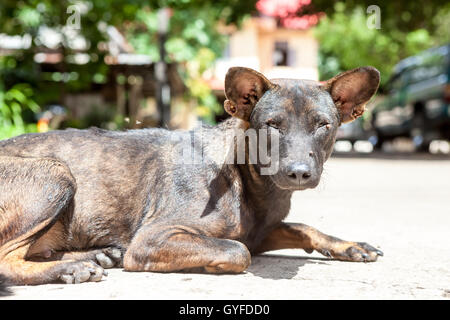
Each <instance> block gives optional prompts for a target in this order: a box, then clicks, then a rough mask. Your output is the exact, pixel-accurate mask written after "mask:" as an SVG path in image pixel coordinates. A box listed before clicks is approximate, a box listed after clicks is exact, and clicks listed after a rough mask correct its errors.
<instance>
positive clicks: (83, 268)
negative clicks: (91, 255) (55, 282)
mask: <svg viewBox="0 0 450 320" xmlns="http://www.w3.org/2000/svg"><path fill="white" fill-rule="evenodd" d="M104 275H105V276H106V272H105V270H103V268H102V267H100V266H99V265H97V264H95V263H94V262H91V261H77V262H72V263H68V264H67V265H65V266H64V267H63V269H62V270H61V272H60V275H59V279H60V280H61V281H62V282H64V283H67V284H71V283H82V282H98V281H100V280H102V277H103V276H104Z"/></svg>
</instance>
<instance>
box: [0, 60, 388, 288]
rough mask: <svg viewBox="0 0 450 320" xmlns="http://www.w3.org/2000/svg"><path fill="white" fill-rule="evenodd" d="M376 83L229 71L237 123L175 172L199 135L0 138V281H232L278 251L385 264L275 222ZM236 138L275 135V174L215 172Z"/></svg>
mask: <svg viewBox="0 0 450 320" xmlns="http://www.w3.org/2000/svg"><path fill="white" fill-rule="evenodd" d="M378 84H379V73H378V71H377V70H376V69H374V68H372V67H363V68H358V69H354V70H351V71H348V72H345V73H343V74H340V75H338V76H336V77H335V78H333V79H331V80H329V81H327V82H324V83H318V82H314V81H302V80H288V79H277V80H272V81H269V80H268V79H266V78H265V77H264V76H263V75H262V74H260V73H258V72H256V71H254V70H251V69H248V68H243V67H236V68H231V69H230V70H229V71H228V73H227V76H226V80H225V93H226V97H227V100H226V101H225V110H226V111H227V112H228V113H229V114H231V115H232V116H233V117H232V118H230V119H229V120H226V121H225V122H223V123H221V124H219V125H217V126H214V127H206V126H205V127H203V129H202V131H201V132H202V139H203V140H202V147H201V148H200V149H197V150H195V152H197V153H199V154H200V155H201V156H202V159H203V161H201V162H199V163H195V164H185V165H183V164H180V162H179V161H177V159H180V157H181V155H180V148H178V145H179V144H180V143H181V141H183V139H184V138H185V137H186V136H191V135H196V134H198V133H196V132H194V131H193V132H186V131H168V130H164V129H142V130H130V131H126V132H111V131H105V130H100V129H88V130H73V129H69V130H65V131H53V132H48V133H41V134H27V135H22V136H19V137H15V138H11V139H9V140H6V141H0V273H1V274H3V275H4V276H6V278H7V279H8V281H9V282H10V283H13V284H43V283H50V282H55V281H63V282H66V283H78V282H84V281H99V280H100V279H101V278H102V276H103V273H104V270H103V269H104V268H110V267H120V266H123V267H124V268H125V270H127V271H157V272H172V271H179V270H190V271H193V270H195V271H198V270H204V271H206V272H210V273H239V272H242V271H244V270H245V269H246V268H247V267H248V266H249V264H250V260H251V254H257V253H261V252H264V251H269V250H276V249H282V248H301V249H304V250H305V251H307V252H312V251H313V250H317V251H318V252H320V253H322V254H324V255H327V256H330V257H333V258H336V259H339V260H347V261H375V260H376V259H377V256H378V255H381V254H382V253H381V252H380V251H379V250H376V249H375V248H373V247H372V246H370V245H367V244H365V243H359V242H349V241H343V240H340V239H337V238H334V237H331V236H327V235H325V234H322V233H320V232H319V231H317V230H315V229H313V228H311V227H308V226H306V225H303V224H287V223H283V222H282V221H283V219H284V218H285V217H286V216H287V214H288V212H289V209H290V198H291V195H292V193H293V192H294V191H295V190H303V189H306V188H314V187H315V186H317V184H318V183H319V180H320V175H321V173H322V168H323V164H324V162H325V161H326V160H327V159H328V157H329V156H330V154H331V152H332V149H333V144H334V141H335V136H336V131H337V129H338V126H339V125H340V124H341V123H344V122H348V121H352V120H354V119H356V118H357V117H359V116H360V115H361V114H362V113H363V112H364V105H365V104H366V102H367V101H369V99H370V98H371V97H372V96H373V94H374V93H375V92H376V90H377V88H378ZM238 128H241V129H244V130H245V129H249V128H253V129H266V130H268V132H272V131H274V132H277V133H278V134H279V137H280V138H279V139H280V140H279V170H278V172H277V173H275V174H274V175H261V174H260V170H261V165H260V164H259V163H253V164H252V163H250V162H248V161H246V162H245V163H244V164H230V163H225V162H223V161H222V160H223V159H224V158H225V157H226V156H227V155H229V154H230V152H231V153H233V152H235V149H234V147H233V146H234V145H233V146H231V145H223V141H230V140H226V138H227V137H229V136H232V134H233V132H234V131H235V130H236V129H238ZM232 140H233V139H231V141H232ZM221 159H222V160H221ZM247 160H248V159H247Z"/></svg>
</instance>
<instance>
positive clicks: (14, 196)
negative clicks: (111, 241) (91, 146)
mask: <svg viewBox="0 0 450 320" xmlns="http://www.w3.org/2000/svg"><path fill="white" fill-rule="evenodd" d="M75 189H76V185H75V180H74V178H73V176H72V174H71V173H70V170H69V169H68V168H67V167H66V166H65V165H64V164H63V163H61V162H59V161H57V160H53V159H31V158H19V157H0V274H3V275H4V276H6V278H7V282H8V283H9V284H19V285H21V284H43V283H50V282H55V281H63V282H84V281H99V280H100V279H101V278H102V275H103V269H102V268H101V267H100V266H98V265H96V264H95V263H93V262H82V261H71V260H64V261H49V262H35V261H29V260H27V258H26V257H27V254H28V251H29V249H30V247H31V246H32V245H33V243H34V242H35V241H36V240H37V239H38V238H39V237H40V236H42V235H43V234H44V233H45V232H47V231H48V230H49V229H50V228H51V227H52V225H53V224H54V223H55V222H56V221H57V220H58V218H59V217H60V215H61V214H64V213H65V212H67V210H69V208H70V205H71V203H72V201H73V196H74V194H75Z"/></svg>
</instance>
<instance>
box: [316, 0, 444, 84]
mask: <svg viewBox="0 0 450 320" xmlns="http://www.w3.org/2000/svg"><path fill="white" fill-rule="evenodd" d="M313 5H314V9H315V10H317V11H323V12H325V13H326V16H325V17H324V18H322V19H321V21H320V23H319V25H318V26H317V27H316V29H315V35H316V37H317V38H318V40H319V43H320V52H319V60H320V61H319V73H320V78H321V80H326V79H329V78H331V77H333V76H334V75H336V74H337V73H339V72H342V71H344V70H348V69H352V68H356V67H358V66H362V65H372V66H375V67H376V68H378V69H379V70H380V72H381V88H380V89H381V90H383V85H384V84H386V82H387V81H388V80H389V77H390V75H391V73H392V70H393V67H394V65H395V64H396V63H398V62H399V61H400V60H401V59H403V58H406V57H408V56H411V55H415V54H418V53H419V52H421V51H422V50H425V49H428V48H430V47H433V46H438V45H442V44H445V43H448V42H450V32H449V30H450V22H449V21H450V3H446V4H443V3H442V2H441V1H428V2H426V3H422V2H415V1H403V0H400V1H363V0H362V1H356V0H354V1H353V0H351V1H345V2H342V1H324V0H315V1H313ZM370 5H377V6H379V8H380V29H376V28H373V29H370V28H368V27H367V20H368V17H369V16H371V15H373V12H367V8H368V7H369V6H370Z"/></svg>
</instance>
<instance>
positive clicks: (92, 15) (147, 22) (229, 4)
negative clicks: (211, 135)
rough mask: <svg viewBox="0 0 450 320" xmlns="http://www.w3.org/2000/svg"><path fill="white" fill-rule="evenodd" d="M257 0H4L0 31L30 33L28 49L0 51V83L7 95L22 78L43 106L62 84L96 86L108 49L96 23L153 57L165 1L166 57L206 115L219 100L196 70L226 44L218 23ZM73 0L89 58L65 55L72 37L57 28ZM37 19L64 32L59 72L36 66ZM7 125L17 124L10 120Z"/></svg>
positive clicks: (237, 16)
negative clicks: (109, 27) (1, 53)
mask: <svg viewBox="0 0 450 320" xmlns="http://www.w3.org/2000/svg"><path fill="white" fill-rule="evenodd" d="M255 2H256V0H250V1H241V0H205V1H204V0H165V1H164V0H80V1H77V0H58V1H53V0H21V1H16V0H2V1H1V2H0V33H5V34H8V35H25V34H28V35H30V36H31V37H32V41H31V46H30V47H29V48H27V49H26V50H18V51H16V52H14V54H12V55H9V56H0V62H1V63H0V83H1V87H0V90H2V94H3V95H5V92H8V90H10V89H11V88H13V87H14V86H15V85H17V84H25V83H26V84H28V86H29V88H30V90H31V96H30V97H28V98H29V100H30V101H35V102H36V103H37V104H38V105H40V106H45V105H47V104H50V103H58V102H61V101H62V95H63V94H64V93H65V92H78V91H86V90H92V89H95V86H96V84H98V83H102V82H104V81H105V80H106V78H107V74H108V66H107V65H106V64H105V62H104V57H105V54H106V52H105V51H104V50H102V47H103V48H104V43H105V41H106V35H105V33H104V30H103V31H102V28H99V26H100V25H103V26H105V25H112V26H115V27H117V28H118V29H119V30H120V31H121V32H122V33H124V34H126V37H127V39H128V40H129V42H130V43H131V44H132V45H133V46H134V47H135V50H136V52H138V53H144V54H147V55H149V56H150V57H151V58H152V60H153V61H157V60H158V59H159V54H158V46H157V44H158V42H157V37H156V29H157V24H158V22H157V19H156V12H157V9H159V8H162V7H169V8H171V9H172V12H173V15H172V17H171V23H170V29H169V38H168V41H167V43H166V50H167V52H168V57H167V59H168V62H177V63H178V64H179V68H180V73H181V74H182V75H183V79H184V81H185V84H186V87H187V88H189V91H188V93H187V95H188V96H187V98H193V99H195V100H196V101H197V102H198V103H199V105H200V107H199V109H198V111H199V115H200V116H202V117H203V118H205V119H206V120H208V121H212V119H213V116H214V113H215V112H217V111H219V110H221V108H219V107H218V105H217V102H216V99H215V97H214V96H213V95H212V93H211V91H210V90H209V87H207V86H206V85H205V83H202V82H201V81H200V77H201V75H202V73H203V72H204V71H205V70H206V69H207V68H208V67H209V66H210V65H211V63H212V62H213V61H214V60H215V58H216V57H217V56H220V54H221V52H222V50H223V48H224V44H225V42H224V39H223V37H222V36H221V35H220V34H219V33H218V32H217V30H216V24H217V23H218V22H220V23H224V24H230V23H234V24H239V23H240V21H241V20H242V18H243V17H245V16H246V15H248V14H249V13H251V12H252V11H253V10H254V7H255ZM73 5H77V6H80V8H82V10H80V12H81V15H80V26H81V28H80V29H79V32H80V34H81V35H82V36H83V37H84V39H86V40H87V50H86V51H85V53H87V54H88V55H89V58H90V60H89V62H88V63H87V64H81V65H79V64H78V65H77V64H73V63H71V62H70V59H71V56H73V54H74V53H76V52H77V50H75V49H71V46H70V45H69V42H70V39H68V38H67V37H66V36H65V33H64V32H63V30H64V28H65V26H66V24H67V23H68V19H69V17H70V15H71V11H70V10H68V8H69V7H71V6H73ZM43 26H45V27H48V28H51V29H52V30H54V31H56V32H58V33H59V34H60V35H61V37H62V45H60V46H59V47H58V48H57V49H58V50H59V51H60V52H61V53H62V54H63V56H64V60H63V69H64V70H63V71H64V73H62V72H60V71H58V72H56V71H55V72H46V73H41V72H39V70H38V68H37V67H36V64H35V62H34V61H33V57H34V54H35V52H36V51H37V48H38V47H40V46H41V45H42V43H41V39H39V37H38V34H39V32H38V31H39V28H41V27H43ZM103 29H104V28H103ZM67 75H68V76H67ZM23 107H25V105H24V106H23ZM2 116H3V114H2ZM0 121H3V120H1V119H0ZM75 122H76V121H75ZM75 122H74V123H75ZM116 122H117V121H116ZM11 125H15V122H12V124H11ZM20 130H22V131H23V129H20ZM20 130H19V131H20Z"/></svg>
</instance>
